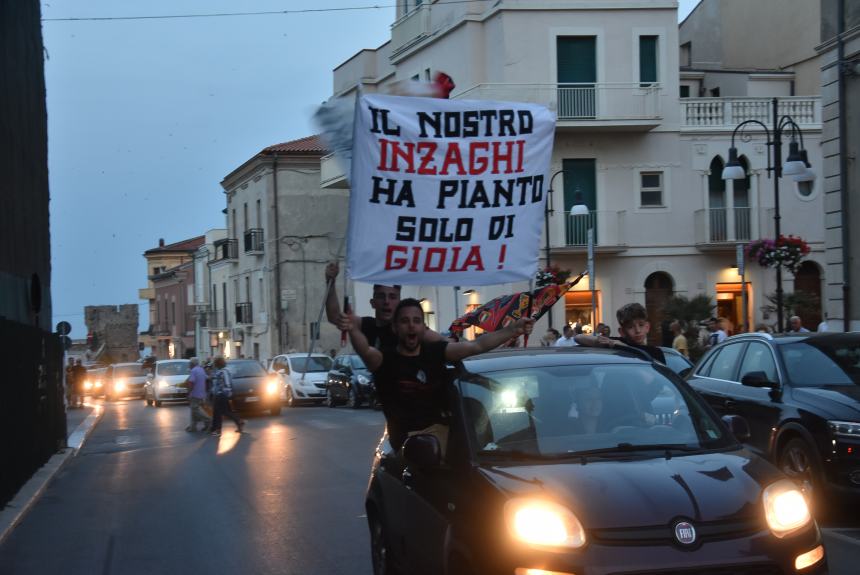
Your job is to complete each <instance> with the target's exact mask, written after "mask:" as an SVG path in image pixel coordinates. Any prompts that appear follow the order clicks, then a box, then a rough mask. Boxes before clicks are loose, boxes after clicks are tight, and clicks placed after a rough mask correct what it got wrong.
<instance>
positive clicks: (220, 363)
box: [211, 356, 245, 435]
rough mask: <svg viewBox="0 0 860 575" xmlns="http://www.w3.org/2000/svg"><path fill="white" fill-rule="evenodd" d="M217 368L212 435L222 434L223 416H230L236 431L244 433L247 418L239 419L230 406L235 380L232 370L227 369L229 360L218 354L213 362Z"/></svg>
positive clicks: (213, 379)
mask: <svg viewBox="0 0 860 575" xmlns="http://www.w3.org/2000/svg"><path fill="white" fill-rule="evenodd" d="M212 365H213V367H214V368H215V375H213V376H212V403H213V414H212V431H211V435H221V422H222V420H223V418H224V417H225V416H226V417H229V418H230V419H232V420H233V423H235V424H236V431H237V432H238V433H242V429H243V428H244V427H245V420H244V419H239V416H237V415H236V414H235V413H233V410H232V409H231V408H230V398H231V397H233V380H232V376H231V375H230V372H229V371H227V362H226V361H224V358H223V357H221V356H218V357H216V358H215V361H214V362H212Z"/></svg>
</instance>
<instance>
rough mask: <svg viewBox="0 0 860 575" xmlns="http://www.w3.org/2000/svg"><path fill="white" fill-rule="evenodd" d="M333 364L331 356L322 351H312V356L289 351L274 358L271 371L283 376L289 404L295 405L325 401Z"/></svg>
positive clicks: (270, 366)
mask: <svg viewBox="0 0 860 575" xmlns="http://www.w3.org/2000/svg"><path fill="white" fill-rule="evenodd" d="M331 365H332V361H331V358H330V357H329V356H327V355H325V354H322V353H312V354H310V357H308V354H307V353H287V354H283V355H278V356H275V357H274V358H272V361H271V362H269V373H277V374H278V375H280V376H281V379H282V380H283V382H284V390H285V393H286V402H287V405H288V406H290V407H295V406H296V405H298V404H299V403H307V402H315V403H322V402H323V401H325V396H326V381H327V379H328V372H329V370H330V369H331ZM305 366H307V369H305Z"/></svg>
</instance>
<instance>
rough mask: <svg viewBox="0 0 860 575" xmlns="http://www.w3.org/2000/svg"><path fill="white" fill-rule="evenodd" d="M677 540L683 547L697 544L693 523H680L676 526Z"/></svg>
mask: <svg viewBox="0 0 860 575" xmlns="http://www.w3.org/2000/svg"><path fill="white" fill-rule="evenodd" d="M675 539H677V540H678V543H681V544H682V545H692V544H693V543H695V542H696V529H695V528H694V527H693V525H692V524H691V523H688V522H686V521H679V522H678V523H676V524H675Z"/></svg>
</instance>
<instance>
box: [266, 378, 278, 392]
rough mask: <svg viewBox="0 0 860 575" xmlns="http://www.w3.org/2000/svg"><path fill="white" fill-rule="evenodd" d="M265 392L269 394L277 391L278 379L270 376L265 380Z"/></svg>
mask: <svg viewBox="0 0 860 575" xmlns="http://www.w3.org/2000/svg"><path fill="white" fill-rule="evenodd" d="M266 393H268V394H269V395H274V394H276V393H278V380H277V379H274V378H272V379H270V380H269V381H267V382H266Z"/></svg>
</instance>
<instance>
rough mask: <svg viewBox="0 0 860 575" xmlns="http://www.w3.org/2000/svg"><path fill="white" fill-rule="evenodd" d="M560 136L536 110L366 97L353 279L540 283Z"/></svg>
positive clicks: (352, 221)
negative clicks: (545, 219) (535, 280)
mask: <svg viewBox="0 0 860 575" xmlns="http://www.w3.org/2000/svg"><path fill="white" fill-rule="evenodd" d="M554 132H555V117H554V116H553V114H552V113H551V112H550V111H549V110H548V109H546V108H545V107H543V106H538V105H535V104H524V103H514V102H487V101H476V100H443V99H434V98H407V97H400V96H385V95H379V94H368V95H364V96H362V97H361V98H360V99H359V102H358V107H357V108H356V119H355V133H354V138H353V142H354V147H353V162H352V174H351V178H350V183H351V195H350V203H349V210H350V211H349V232H348V244H347V246H348V247H347V270H348V273H349V277H350V278H352V279H354V280H360V281H366V282H375V283H382V284H389V285H390V284H419V285H487V284H498V283H507V282H512V281H517V280H528V279H531V278H533V277H534V274H535V272H536V271H537V263H538V250H539V246H540V235H541V227H542V224H543V217H544V204H545V202H546V190H547V188H548V187H549V185H548V184H549V173H548V172H549V165H550V158H551V156H552V144H553V135H554Z"/></svg>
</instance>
